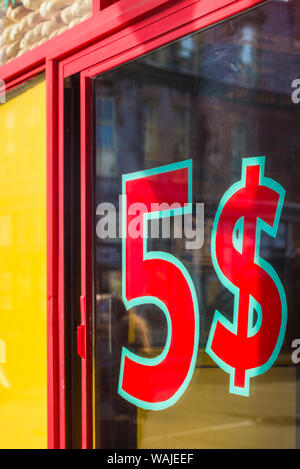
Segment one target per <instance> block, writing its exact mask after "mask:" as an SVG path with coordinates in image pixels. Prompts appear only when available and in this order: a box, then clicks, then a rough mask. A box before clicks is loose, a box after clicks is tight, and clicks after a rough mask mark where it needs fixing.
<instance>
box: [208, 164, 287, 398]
mask: <svg viewBox="0 0 300 469" xmlns="http://www.w3.org/2000/svg"><path fill="white" fill-rule="evenodd" d="M253 165H259V166H260V171H259V185H264V186H267V187H269V188H270V189H272V190H274V191H275V192H277V194H278V195H279V201H278V206H277V210H276V215H275V220H274V223H273V226H270V225H268V224H267V223H266V222H264V221H263V220H262V219H260V218H257V225H256V226H257V229H256V240H255V255H254V262H255V263H256V264H257V265H259V266H260V267H261V268H262V269H264V270H265V271H266V272H267V273H268V274H269V275H270V277H271V278H272V280H273V281H274V283H275V285H276V287H277V289H278V292H279V295H280V300H281V309H282V319H281V326H280V331H279V335H278V340H277V343H276V346H275V348H274V350H273V353H272V355H271V357H270V358H269V360H268V361H267V362H266V363H265V364H264V365H262V366H259V367H256V368H251V369H249V370H246V374H245V387H244V388H241V387H238V386H235V385H234V376H235V368H233V367H231V366H230V365H228V364H227V363H225V362H224V361H223V360H222V359H221V358H219V357H218V356H217V355H216V354H215V353H214V352H213V351H212V349H211V344H212V340H213V337H214V334H215V329H216V326H217V323H218V321H219V322H220V323H221V324H223V326H224V327H226V328H227V329H228V330H230V331H231V332H232V333H233V334H237V324H238V305H239V288H238V287H237V286H236V285H234V284H233V283H231V282H230V281H229V280H228V279H227V277H225V276H224V274H223V272H222V271H221V269H220V267H219V265H218V261H217V257H216V232H217V226H218V222H219V219H220V215H221V213H222V210H223V208H224V206H225V205H226V203H227V202H228V200H229V199H230V198H231V197H232V195H233V194H235V193H236V192H237V191H239V190H240V189H242V188H243V187H245V186H246V170H247V167H248V166H253ZM264 173H265V157H264V156H259V157H254V158H243V160H242V176H241V180H240V181H238V182H236V183H235V184H233V185H232V186H231V187H230V188H229V189H228V190H227V191H226V192H225V194H224V195H223V197H222V199H221V201H220V204H219V207H218V210H217V213H216V216H215V220H214V223H213V229H212V241H211V256H212V261H213V265H214V268H215V270H216V272H217V275H218V277H219V279H220V281H221V282H222V283H223V285H224V286H225V287H226V288H227V289H228V290H229V291H231V293H233V295H234V310H233V323H232V322H231V321H229V320H228V319H226V318H225V317H224V316H223V315H222V314H221V313H220V312H219V311H218V310H216V311H215V315H214V319H213V323H212V326H211V330H210V333H209V337H208V341H207V345H206V349H205V350H206V352H207V353H208V354H209V355H210V356H211V358H212V359H213V360H214V361H215V362H216V363H217V364H218V366H220V367H221V368H222V369H223V370H224V371H226V372H227V373H229V375H230V383H229V392H230V393H232V394H238V395H240V396H246V397H248V396H249V387H250V378H253V377H254V376H257V375H260V374H263V373H265V372H266V371H267V370H268V369H269V368H271V366H272V365H273V363H274V362H275V360H276V358H277V357H278V354H279V352H280V349H281V346H282V343H283V339H284V334H285V329H286V323H287V301H286V295H285V291H284V288H283V285H282V283H281V281H280V279H279V276H278V274H277V272H276V271H275V269H274V268H273V266H272V265H271V264H269V262H267V261H266V260H264V259H263V258H261V257H260V255H259V254H260V241H261V232H262V231H265V232H266V233H267V234H268V235H269V236H271V237H272V238H275V237H276V234H277V231H278V226H279V221H280V217H281V212H282V207H283V202H284V197H285V189H284V188H283V187H282V186H281V185H280V184H279V183H278V182H276V181H274V180H273V179H271V178H268V177H266V176H265V175H264ZM234 231H235V230H234ZM236 248H237V246H236ZM238 250H239V249H238ZM253 308H255V309H256V311H257V312H258V321H257V322H258V324H256V326H253V324H252V325H251V321H250V320H249V331H248V336H249V337H250V336H252V335H254V334H255V333H256V332H257V330H258V327H259V326H260V321H261V320H262V319H261V314H262V312H261V307H260V305H259V304H258V303H257V302H256V301H255V299H254V298H253V297H251V298H250V305H249V309H250V310H251V311H249V313H250V315H251V317H252V319H253Z"/></svg>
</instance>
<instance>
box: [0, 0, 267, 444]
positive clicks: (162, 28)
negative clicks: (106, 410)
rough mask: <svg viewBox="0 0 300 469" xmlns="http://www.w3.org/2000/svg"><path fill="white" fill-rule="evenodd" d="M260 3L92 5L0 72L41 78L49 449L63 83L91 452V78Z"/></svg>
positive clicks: (57, 384)
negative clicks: (73, 145) (70, 137)
mask: <svg viewBox="0 0 300 469" xmlns="http://www.w3.org/2000/svg"><path fill="white" fill-rule="evenodd" d="M265 1H266V0H143V1H141V2H135V1H134V0H119V1H118V2H117V3H114V4H112V5H110V6H108V5H109V4H110V3H111V0H93V9H92V16H91V18H89V19H88V20H86V21H85V22H83V23H81V24H79V25H76V26H74V27H73V28H72V29H71V30H69V31H66V32H64V33H63V34H61V35H60V36H57V37H55V38H53V39H51V40H49V41H48V42H46V43H44V44H42V45H41V46H39V47H37V48H36V49H33V50H32V51H29V52H27V53H26V54H24V55H23V56H22V57H19V58H16V59H14V60H13V61H11V62H10V63H8V64H5V65H3V66H2V67H0V77H1V78H2V79H3V80H4V81H5V83H6V88H7V90H8V89H11V88H13V87H15V86H17V85H18V84H20V83H22V82H24V81H26V80H28V79H29V78H31V77H32V76H35V75H37V74H38V73H40V72H41V71H45V72H46V99H47V342H48V343H47V351H48V352H47V353H48V365H47V366H48V447H49V448H64V447H65V431H66V429H65V386H64V384H65V383H64V198H63V194H64V184H63V181H64V119H63V116H64V101H63V99H64V79H65V78H66V77H68V76H70V75H73V74H75V73H80V75H81V80H80V82H81V92H80V101H81V123H80V126H81V189H80V190H81V240H82V241H81V263H82V273H81V322H82V326H83V327H82V328H81V332H83V334H82V337H81V338H82V339H83V342H82V345H83V347H81V356H82V358H81V363H82V447H83V448H91V447H92V402H91V398H90V396H91V356H90V342H91V330H90V314H91V311H90V310H89V308H88V305H89V304H90V301H89V300H90V298H89V294H90V293H89V290H90V288H89V286H90V277H89V276H90V272H91V269H90V265H89V262H90V261H89V253H90V245H89V239H90V232H89V230H90V229H91V223H90V215H89V214H90V194H89V188H90V181H89V174H90V171H89V158H88V155H89V130H90V129H89V124H90V123H89V95H90V88H89V84H90V78H91V77H93V76H95V75H98V74H99V73H102V72H104V71H107V70H109V69H111V68H113V67H115V66H118V65H121V64H123V63H125V62H127V61H129V60H132V59H134V58H136V57H138V56H141V55H143V54H145V53H147V52H150V51H151V50H153V49H156V48H158V47H160V46H163V45H165V44H167V43H169V42H171V41H174V40H176V39H178V38H180V37H182V36H185V35H187V34H191V33H193V32H195V31H198V30H200V29H203V28H205V27H208V26H210V25H212V24H214V23H217V22H219V21H222V20H224V19H226V18H229V17H231V16H233V15H236V14H238V13H240V12H242V11H244V10H247V9H249V8H251V7H254V6H255V5H258V4H260V3H264V2H265Z"/></svg>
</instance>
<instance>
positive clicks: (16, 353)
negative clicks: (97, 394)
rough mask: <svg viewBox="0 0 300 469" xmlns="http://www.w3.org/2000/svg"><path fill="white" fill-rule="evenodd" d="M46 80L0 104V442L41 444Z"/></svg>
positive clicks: (44, 343) (33, 82) (43, 445)
mask: <svg viewBox="0 0 300 469" xmlns="http://www.w3.org/2000/svg"><path fill="white" fill-rule="evenodd" d="M45 85H46V82H45V77H44V75H42V76H40V77H38V78H35V79H33V80H30V81H29V82H27V83H26V84H24V85H22V86H20V87H18V88H17V89H14V90H13V91H11V92H9V93H8V94H7V95H6V102H5V103H3V104H0V134H1V159H0V259H1V262H0V315H1V326H0V402H1V405H0V446H1V448H46V447H47V329H46V327H47V311H46V305H47V296H46V86H45Z"/></svg>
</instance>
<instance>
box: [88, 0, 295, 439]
mask: <svg viewBox="0 0 300 469" xmlns="http://www.w3.org/2000/svg"><path fill="white" fill-rule="evenodd" d="M299 13H300V4H299V3H298V2H292V1H286V2H279V1H271V2H268V3H267V4H265V5H262V6H260V7H258V8H256V9H253V10H251V11H248V12H246V13H244V14H243V15H240V16H238V17H236V18H234V19H231V20H228V21H226V22H223V23H222V24H220V25H217V26H214V27H212V28H210V29H207V30H206V31H203V32H199V33H196V34H194V35H192V36H189V37H186V38H183V39H181V40H179V41H177V42H175V43H173V44H170V45H167V46H166V47H163V48H161V49H159V50H156V51H154V52H152V53H151V54H149V55H147V56H145V57H142V58H140V59H138V60H136V61H133V62H131V63H128V64H126V65H124V66H122V67H119V68H118V69H115V70H113V71H111V72H108V73H106V74H103V75H102V76H98V77H97V78H96V80H95V82H96V83H95V96H94V99H95V100H96V102H97V103H98V102H99V103H100V102H102V103H105V105H104V104H102V105H99V106H98V105H97V106H96V125H95V138H96V171H95V185H94V198H95V207H94V209H95V213H96V208H97V206H98V204H99V203H101V202H110V203H112V204H113V205H114V206H115V207H118V203H119V200H118V196H119V194H121V193H122V183H121V177H122V175H123V174H127V173H131V172H134V171H139V170H144V169H148V168H155V167H158V166H162V165H164V164H168V163H174V162H177V161H182V160H185V159H189V158H192V159H193V197H194V198H193V203H194V204H195V203H197V202H203V203H204V204H205V226H204V233H205V235H204V245H203V247H202V248H201V249H187V248H186V244H185V239H177V238H175V237H174V236H171V237H170V238H168V239H164V238H162V237H160V238H158V239H152V240H149V242H148V247H149V249H151V250H153V251H163V252H167V253H170V254H173V255H175V256H176V257H177V258H178V259H179V260H180V261H181V262H182V263H183V264H184V265H185V267H186V268H187V269H188V271H189V273H190V275H191V277H192V279H193V282H194V285H195V288H196V291H197V296H198V301H199V306H200V321H201V328H200V346H199V353H198V358H197V364H196V369H195V372H194V375H193V378H192V380H191V383H190V385H189V387H188V389H187V391H186V392H185V393H184V395H183V396H182V397H181V399H180V400H179V401H178V402H177V403H176V405H175V406H173V407H170V408H169V409H166V410H163V411H159V412H153V411H149V410H141V409H137V408H136V407H134V406H133V405H132V404H129V403H128V402H127V401H125V400H123V401H122V400H121V397H120V396H119V395H118V393H117V384H118V374H119V366H120V353H121V348H122V346H124V347H127V348H129V349H132V350H135V351H136V353H138V354H139V355H143V354H144V356H151V357H152V356H157V355H158V354H159V353H160V352H161V351H162V349H163V347H164V345H165V341H166V324H165V321H164V317H163V315H162V313H161V311H160V310H159V309H158V308H156V307H154V306H151V305H147V308H146V307H145V308H144V310H142V309H141V308H137V310H136V311H135V312H134V314H135V321H136V320H137V318H139V321H141V320H142V322H134V321H133V323H134V324H135V325H134V326H133V328H134V330H135V331H137V330H138V327H141V329H142V330H144V331H145V332H144V333H142V332H141V330H140V331H139V333H138V334H137V335H139V336H143V337H144V339H143V341H144V342H143V341H142V342H143V345H142V344H141V342H140V343H139V345H136V344H135V343H134V341H133V339H132V337H133V336H134V337H136V335H132V330H131V328H130V324H131V321H130V317H131V314H133V313H132V312H131V311H126V310H125V308H124V305H122V302H121V290H122V276H121V269H122V259H121V258H122V255H121V239H119V238H115V239H109V238H107V239H99V237H97V236H96V234H95V249H94V253H93V254H94V290H95V311H94V315H95V337H94V339H95V340H94V342H95V345H94V368H95V388H94V399H95V409H96V422H95V435H96V446H97V447H125V446H126V445H127V446H126V447H133V446H136V447H140V448H145V447H150V448H159V447H161V448H167V447H169V448H180V447H182V448H189V447H190V448H197V447H199V448H215V447H217V448H242V447H247V448H269V447H274V448H276V447H277V448H278V447H295V446H296V444H298V445H299V444H300V441H299V431H298V429H297V413H298V414H299V398H298V399H297V395H298V393H299V383H298V380H297V377H298V375H299V373H298V371H297V368H296V366H295V364H293V363H292V361H291V353H292V348H291V344H292V341H293V340H294V339H295V338H298V337H299V336H300V319H299V318H300V316H299V314H298V313H299V304H298V303H299V300H298V298H299V295H298V293H297V288H298V283H299V278H300V277H299V275H300V269H299V266H300V257H299V256H300V205H299V204H300V190H299V187H300V186H299V179H300V164H299V152H300V138H299V135H300V134H299V131H298V129H299V128H300V114H299V107H298V106H297V105H295V104H293V102H292V100H291V93H292V88H291V83H292V81H293V80H294V79H295V78H298V73H299V66H300V54H299V53H300V49H299V44H300V42H299V38H298V29H299V24H298V21H299ZM283 71H284V72H283ZM108 148H109V151H110V156H109V157H108V156H107V155H108V153H107V152H108ZM263 155H265V156H266V170H265V174H266V175H267V176H268V177H270V178H272V179H274V180H275V181H277V182H279V183H280V184H281V185H282V186H283V187H284V188H285V189H286V198H285V203H284V207H283V212H282V215H281V222H280V226H279V229H278V234H277V237H276V238H275V239H273V238H271V237H270V236H268V235H267V234H262V237H261V247H260V255H261V257H263V258H264V259H265V260H266V261H268V262H269V263H270V264H271V265H272V266H273V267H274V269H275V270H276V272H277V273H278V275H279V277H280V280H281V282H282V284H283V286H284V289H285V292H286V295H287V302H288V323H287V329H286V334H285V338H284V343H283V347H282V349H281V352H280V354H279V356H278V359H277V360H276V362H275V364H274V365H273V367H272V368H271V369H270V370H269V371H268V372H266V373H265V374H263V375H261V376H257V377H255V378H254V379H252V380H251V394H250V397H249V398H245V397H241V396H236V395H233V394H230V393H229V375H228V374H227V373H225V372H224V371H223V370H221V369H220V368H219V367H218V366H217V365H216V363H215V362H213V361H212V360H211V358H210V357H209V356H208V355H207V354H206V353H205V346H206V344H207V339H208V335H209V331H210V329H211V324H212V320H213V317H214V313H215V310H216V309H217V310H219V311H221V312H222V314H223V315H224V316H225V317H226V318H228V319H229V320H231V321H232V317H233V295H232V293H231V292H230V291H229V290H228V289H226V288H225V287H224V286H223V285H222V284H221V282H220V280H219V278H218V276H217V274H216V271H215V269H214V267H213V265H212V260H211V233H212V224H213V220H214V218H215V215H216V210H217V207H218V205H219V202H220V199H221V197H222V196H223V194H224V193H225V191H226V190H227V189H228V188H229V187H230V186H232V184H234V183H235V182H237V181H239V180H240V178H241V168H242V158H244V157H250V156H251V157H254V156H263ZM240 209H241V212H242V210H243V207H240ZM98 220H99V217H98V216H96V220H95V221H96V223H97V222H98ZM94 231H96V230H94ZM157 274H158V275H159V272H158V273H157ZM260 287H261V288H263V286H262V285H260ZM104 298H106V299H104ZM257 314H259V312H257V311H254V313H253V315H254V318H253V322H254V323H255V321H256V318H257ZM138 324H140V326H138ZM141 324H143V326H141ZM100 331H102V335H101V334H100ZM135 334H136V333H135ZM146 337H147V339H146ZM110 347H112V348H111V352H110ZM145 347H146V349H147V350H146V351H143V350H142V348H145ZM103 349H105V352H103ZM109 376H110V378H109ZM137 379H138V377H137ZM107 402H109V406H108V404H107ZM108 407H109V412H110V413H109V412H108V411H107V409H108ZM121 408H122V409H121ZM125 408H126V410H124V409H125ZM123 414H124V415H126V416H127V417H126V419H125V420H126V422H127V423H126V425H127V430H128V431H127V435H130V438H129V436H128V440H127V443H126V441H125V440H124V439H123V437H122V436H121V435H119V433H118V432H117V431H114V430H112V428H116V427H113V426H114V425H116V423H115V422H116V421H117V420H118V418H119V416H120V415H123ZM101 415H102V416H101ZM129 416H130V417H129ZM129 422H130V423H129ZM108 428H110V433H108V431H106V430H107V429H108ZM108 434H109V435H110V436H107V435H108ZM101 435H102V436H101ZM103 435H105V437H104V436H103Z"/></svg>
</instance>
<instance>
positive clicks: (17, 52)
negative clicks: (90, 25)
mask: <svg viewBox="0 0 300 469" xmlns="http://www.w3.org/2000/svg"><path fill="white" fill-rule="evenodd" d="M0 3H2V8H1V6H0V65H2V64H5V63H7V62H9V61H10V60H12V59H13V58H14V57H19V56H21V55H23V54H24V53H25V52H27V51H29V50H31V49H34V48H35V47H37V46H39V45H40V44H43V43H44V42H46V41H48V40H49V39H52V38H53V37H55V36H58V35H59V34H61V33H63V32H64V31H67V30H68V29H70V28H72V27H73V26H75V25H76V24H78V23H81V22H82V21H85V20H86V19H87V18H89V17H90V16H91V13H92V0H22V2H21V1H19V0H16V1H15V2H14V4H13V5H12V4H10V5H9V6H8V7H7V8H4V6H3V2H0Z"/></svg>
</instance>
